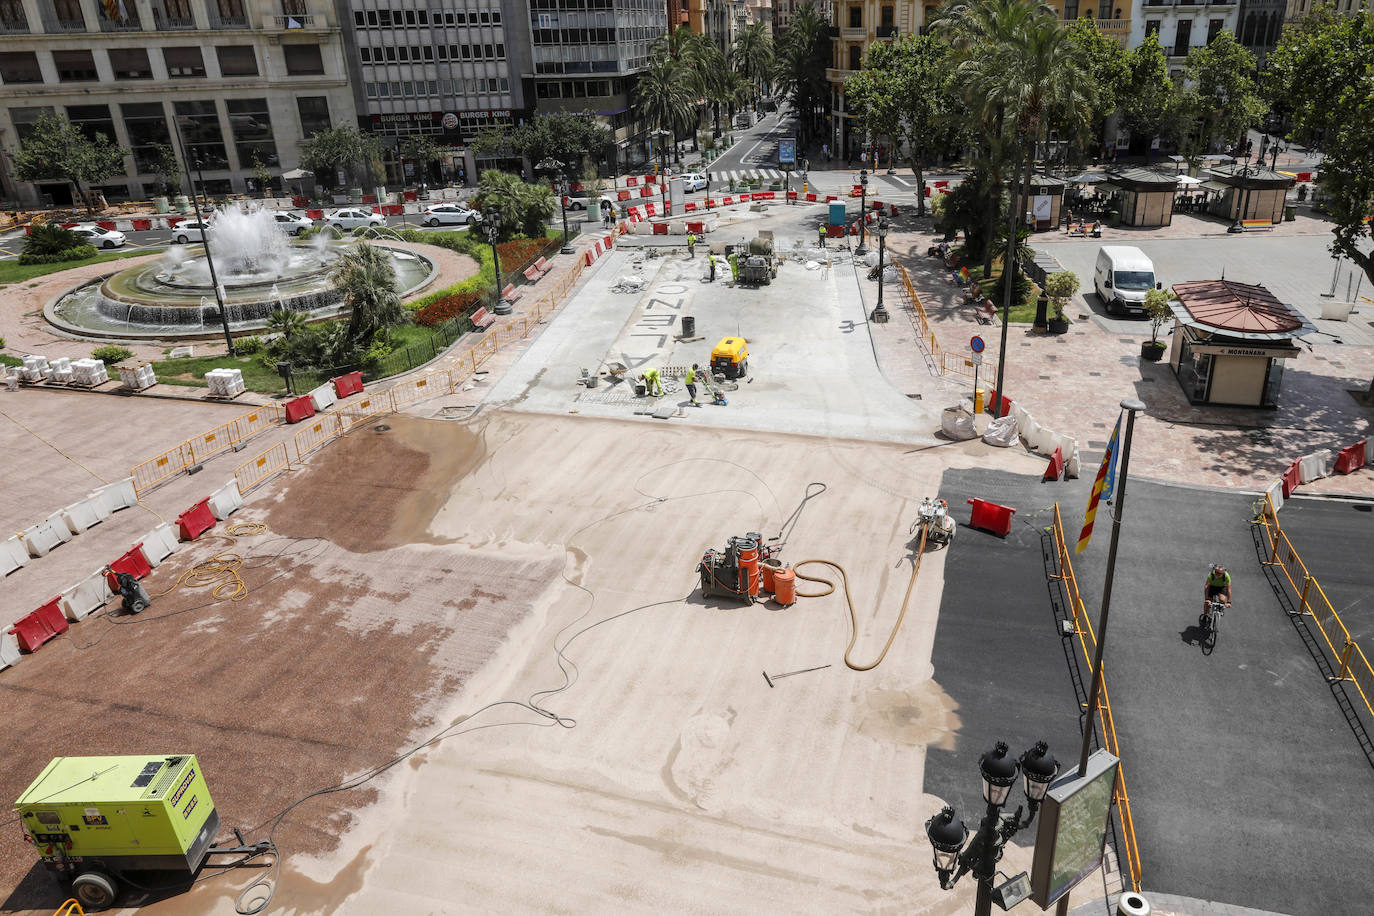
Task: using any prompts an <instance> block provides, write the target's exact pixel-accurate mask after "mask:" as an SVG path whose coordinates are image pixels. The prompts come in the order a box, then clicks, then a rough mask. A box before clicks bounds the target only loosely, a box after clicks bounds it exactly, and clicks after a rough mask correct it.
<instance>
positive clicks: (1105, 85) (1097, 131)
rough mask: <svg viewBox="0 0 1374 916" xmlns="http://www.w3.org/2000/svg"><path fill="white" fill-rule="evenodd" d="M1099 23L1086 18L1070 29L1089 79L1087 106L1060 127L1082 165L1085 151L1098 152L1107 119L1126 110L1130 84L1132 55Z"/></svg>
mask: <svg viewBox="0 0 1374 916" xmlns="http://www.w3.org/2000/svg"><path fill="white" fill-rule="evenodd" d="M1096 23H1097V20H1095V19H1089V18H1087V17H1084V18H1082V19H1079V20H1078V21H1076V22H1074V23H1073V24H1072V25H1070V26H1069V41H1070V42H1071V43H1072V44H1073V47H1074V55H1075V57H1076V58H1077V60H1078V62H1079V65H1080V66H1081V67H1082V69H1083V72H1084V73H1085V74H1086V76H1087V87H1086V96H1087V100H1088V104H1087V105H1084V106H1081V107H1079V108H1077V109H1074V110H1073V111H1071V112H1070V117H1069V118H1068V119H1067V120H1066V121H1065V122H1064V123H1063V124H1062V125H1061V126H1062V128H1063V130H1062V131H1061V136H1062V137H1066V138H1070V139H1071V140H1072V142H1073V145H1074V147H1075V149H1076V151H1077V152H1078V154H1079V157H1078V158H1079V161H1082V158H1083V153H1084V152H1085V151H1087V150H1095V149H1096V148H1097V144H1098V142H1099V141H1100V140H1101V137H1102V135H1103V130H1104V128H1105V122H1106V119H1107V117H1108V116H1109V115H1111V114H1112V113H1113V112H1114V111H1116V110H1117V109H1118V108H1124V107H1125V105H1126V104H1127V101H1128V96H1127V93H1128V89H1129V86H1130V83H1131V55H1130V54H1129V53H1128V52H1127V51H1126V50H1125V49H1124V48H1122V47H1121V45H1120V44H1118V43H1117V42H1116V40H1115V39H1113V38H1110V37H1108V36H1106V35H1103V34H1102V32H1101V31H1100V30H1099V29H1098V28H1097V24H1096ZM1150 38H1151V40H1153V36H1150Z"/></svg>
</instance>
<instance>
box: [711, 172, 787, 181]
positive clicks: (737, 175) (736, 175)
mask: <svg viewBox="0 0 1374 916" xmlns="http://www.w3.org/2000/svg"><path fill="white" fill-rule="evenodd" d="M746 178H757V179H759V180H760V181H782V179H783V173H782V172H780V171H779V170H777V169H734V170H732V171H728V172H717V171H715V170H714V169H712V170H711V182H712V183H713V184H714V183H715V182H718V181H730V180H732V179H733V180H734V181H743V180H744V179H746Z"/></svg>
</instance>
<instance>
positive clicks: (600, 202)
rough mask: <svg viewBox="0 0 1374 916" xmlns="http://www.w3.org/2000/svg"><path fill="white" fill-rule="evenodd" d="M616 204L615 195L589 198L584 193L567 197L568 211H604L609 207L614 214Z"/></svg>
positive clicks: (600, 195)
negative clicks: (592, 208)
mask: <svg viewBox="0 0 1374 916" xmlns="http://www.w3.org/2000/svg"><path fill="white" fill-rule="evenodd" d="M618 203H619V201H617V200H616V199H615V195H613V194H599V195H596V196H589V195H588V194H587V193H586V192H585V191H584V192H575V193H573V194H572V195H570V196H569V197H568V209H569V210H585V209H587V208H588V207H596V208H597V209H600V210H605V209H606V208H607V207H609V208H610V209H611V212H612V213H614V212H615V209H616V205H617V204H618ZM627 206H628V204H627Z"/></svg>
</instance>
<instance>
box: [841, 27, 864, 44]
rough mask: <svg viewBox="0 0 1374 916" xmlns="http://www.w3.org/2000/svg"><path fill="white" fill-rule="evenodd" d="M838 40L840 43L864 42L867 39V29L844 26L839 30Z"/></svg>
mask: <svg viewBox="0 0 1374 916" xmlns="http://www.w3.org/2000/svg"><path fill="white" fill-rule="evenodd" d="M840 39H841V40H842V41H866V40H867V39H868V29H866V28H864V27H863V26H856V27H855V28H852V29H851V28H850V27H849V26H845V27H844V28H842V29H840Z"/></svg>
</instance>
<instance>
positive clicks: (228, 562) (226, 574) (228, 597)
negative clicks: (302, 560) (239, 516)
mask: <svg viewBox="0 0 1374 916" xmlns="http://www.w3.org/2000/svg"><path fill="white" fill-rule="evenodd" d="M266 531H267V526H266V525H264V524H262V523H261V522H236V523H234V524H232V525H230V526H229V527H227V528H226V529H225V534H215V535H210V537H218V538H223V539H224V540H227V541H228V542H229V547H230V548H232V547H234V546H235V545H237V544H238V539H239V538H241V537H252V536H253V535H256V534H263V533H265V532H266ZM242 568H243V555H242V554H239V553H234V552H232V551H231V550H230V549H228V548H226V549H225V550H221V551H220V552H219V553H217V554H215V555H214V556H211V557H209V558H207V559H204V560H201V561H200V562H199V563H196V564H195V565H194V566H192V567H191V568H190V569H188V570H186V572H184V573H182V574H181V575H180V576H178V577H177V579H176V581H175V582H173V583H172V584H171V585H170V586H169V587H168V588H167V589H166V590H165V591H161V592H158V593H157V594H156V595H151V596H150V597H152V598H161V597H163V596H164V595H170V594H171V593H172V592H173V591H175V590H176V589H177V588H178V587H179V586H182V585H187V586H190V587H192V588H197V587H201V588H203V587H207V586H208V587H210V595H211V596H212V597H214V598H215V599H216V600H219V601H242V600H243V599H244V598H245V597H246V596H247V594H248V586H247V585H246V584H245V583H244V581H243V577H242V576H241V575H239V570H240V569H242Z"/></svg>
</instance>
